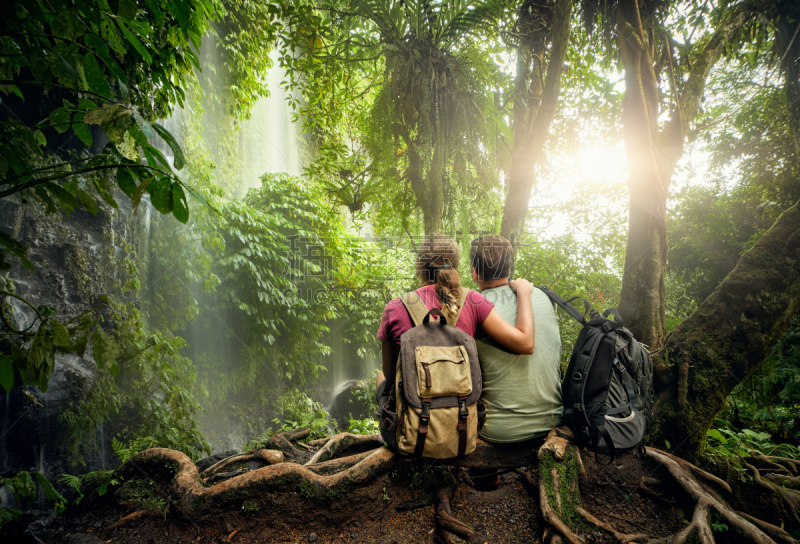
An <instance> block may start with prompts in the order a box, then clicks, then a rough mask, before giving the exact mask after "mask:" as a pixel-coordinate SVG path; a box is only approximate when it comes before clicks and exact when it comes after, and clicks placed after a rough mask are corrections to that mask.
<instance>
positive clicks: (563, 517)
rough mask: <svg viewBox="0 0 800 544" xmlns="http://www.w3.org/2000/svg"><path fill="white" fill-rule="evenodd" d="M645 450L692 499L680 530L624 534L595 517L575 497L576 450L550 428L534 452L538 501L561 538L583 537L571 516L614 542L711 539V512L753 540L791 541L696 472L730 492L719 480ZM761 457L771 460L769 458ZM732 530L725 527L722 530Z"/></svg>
mask: <svg viewBox="0 0 800 544" xmlns="http://www.w3.org/2000/svg"><path fill="white" fill-rule="evenodd" d="M559 432H560V433H561V434H567V433H566V432H565V431H564V429H559ZM646 452H647V456H648V457H649V458H651V459H653V460H654V461H656V462H658V463H659V464H660V465H661V466H663V467H664V468H665V469H666V470H667V472H668V473H669V474H670V476H671V477H672V478H673V479H674V480H675V481H676V482H677V483H678V484H679V485H680V486H681V487H682V488H683V489H684V490H685V491H686V493H687V494H688V496H689V498H690V499H691V500H692V501H693V503H694V514H693V516H692V521H691V522H690V523H689V525H687V526H686V527H684V528H683V529H682V530H681V531H679V532H678V533H676V534H673V535H669V536H666V537H659V538H654V537H652V536H651V535H647V534H627V533H623V532H622V531H619V530H617V529H616V528H614V527H613V526H612V525H611V524H609V523H606V522H603V521H601V520H599V519H597V518H596V517H595V516H594V515H592V514H591V513H590V512H589V511H587V510H586V509H585V508H584V507H583V505H582V503H581V501H580V495H579V491H578V489H577V485H576V484H577V480H578V479H579V475H580V473H581V468H580V464H579V462H578V459H579V458H580V453H579V452H578V451H577V450H576V449H575V448H574V447H573V446H572V445H571V444H570V443H569V441H568V440H567V439H565V438H562V437H561V436H559V434H558V433H557V431H556V430H555V429H554V430H553V431H551V432H550V434H549V435H548V437H547V440H546V441H545V444H544V445H543V446H542V448H540V450H539V454H538V457H539V474H540V476H539V501H540V505H541V510H542V516H543V517H544V519H545V522H546V523H548V524H549V525H550V526H551V527H552V528H553V529H554V530H555V531H556V532H557V533H558V535H560V536H561V537H562V538H563V539H564V540H566V541H568V542H570V543H572V544H580V543H583V542H585V537H583V536H581V534H580V532H581V531H580V530H579V527H578V525H579V524H577V525H576V524H575V523H574V521H573V520H575V519H576V517H577V518H580V519H582V520H583V521H584V522H585V523H588V524H589V525H592V526H594V527H597V528H599V529H601V530H603V531H606V532H607V533H609V534H610V535H612V536H613V537H614V538H615V539H616V540H617V541H619V542H631V541H642V540H646V541H647V542H648V543H649V544H683V543H685V542H688V541H697V542H700V543H702V544H712V543H714V542H715V539H714V531H713V530H712V528H711V522H712V516H717V519H720V521H723V522H724V523H725V524H726V525H727V526H728V531H732V533H735V534H736V535H737V536H738V537H739V538H740V539H742V540H745V541H750V542H754V543H758V544H767V543H774V542H775V541H776V540H777V541H779V542H781V543H787V544H788V543H790V542H796V541H794V540H793V539H792V537H791V536H790V535H789V534H788V533H786V532H785V531H783V530H782V529H780V528H778V527H775V526H774V525H771V524H769V523H766V522H764V521H761V520H756V519H755V518H752V517H751V516H749V515H746V514H741V513H739V512H736V511H734V510H732V509H731V508H730V507H729V506H728V505H727V504H725V503H724V502H722V501H721V500H720V499H718V498H717V497H716V495H715V494H713V493H712V492H711V491H709V490H708V489H707V488H705V487H704V486H703V485H702V484H701V483H700V480H699V479H698V478H701V479H702V480H705V481H707V482H709V483H712V484H714V485H717V486H719V487H720V488H721V489H723V490H725V491H727V492H730V486H729V485H728V484H727V483H726V482H724V481H723V480H721V479H719V478H717V477H716V476H714V475H713V474H709V473H708V472H706V471H704V470H702V469H700V468H698V467H696V466H694V465H692V464H691V463H689V462H687V461H685V460H683V459H681V458H679V457H676V456H674V455H671V454H669V453H667V452H664V451H661V450H657V449H655V448H646ZM762 461H765V460H762ZM766 461H768V462H769V463H776V461H775V460H773V459H767V460H766ZM751 467H752V468H751ZM748 468H750V470H751V471H754V474H755V473H757V472H758V471H757V470H756V469H755V467H753V466H752V465H749V466H748ZM773 468H774V467H773ZM762 482H764V484H763V485H769V486H774V485H775V484H773V483H771V482H767V481H765V480H762ZM644 483H645V482H643V483H642V485H644ZM789 491H793V490H789ZM732 533H728V535H730V534H732ZM773 538H774V539H775V540H773Z"/></svg>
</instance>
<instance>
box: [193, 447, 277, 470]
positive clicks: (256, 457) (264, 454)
mask: <svg viewBox="0 0 800 544" xmlns="http://www.w3.org/2000/svg"><path fill="white" fill-rule="evenodd" d="M283 459H284V455H283V452H281V451H277V450H256V451H246V452H243V453H240V454H237V455H232V456H231V457H228V458H226V459H222V460H221V461H218V462H217V463H215V464H213V465H211V466H210V467H208V468H207V469H205V470H204V471H203V472H202V474H203V475H204V476H206V475H207V476H212V475H214V474H216V473H217V472H219V471H220V470H222V469H223V468H225V467H227V466H228V465H231V464H233V463H246V462H247V461H262V462H263V463H265V464H267V465H277V464H278V463H283Z"/></svg>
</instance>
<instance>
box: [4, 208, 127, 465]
mask: <svg viewBox="0 0 800 544" xmlns="http://www.w3.org/2000/svg"><path fill="white" fill-rule="evenodd" d="M8 200H9V199H5V200H2V201H0V230H2V231H3V232H5V233H7V234H9V235H10V236H12V237H13V238H15V239H16V240H18V241H19V242H21V243H22V244H23V245H25V246H26V247H27V248H28V255H29V258H30V260H31V262H33V263H34V265H35V266H36V270H34V271H30V270H28V269H26V268H24V267H22V266H21V265H19V264H15V265H14V267H13V269H12V271H11V273H10V274H9V276H10V277H11V278H12V280H13V284H14V285H13V287H14V290H15V293H16V294H18V295H20V296H22V297H24V298H25V299H26V300H28V301H29V302H31V304H33V305H34V306H39V305H41V304H44V305H46V306H49V307H52V308H54V309H55V310H56V319H59V320H60V321H62V322H66V321H68V320H69V319H71V318H72V317H74V316H76V315H78V314H80V313H82V312H85V311H86V310H88V309H90V308H91V307H92V306H94V305H95V304H97V303H98V302H99V301H100V297H101V296H102V295H107V294H110V295H113V296H115V297H117V298H122V296H121V295H120V293H119V287H118V285H119V280H120V277H119V274H120V273H124V272H125V271H124V270H122V271H121V272H120V271H119V268H120V263H121V261H122V260H123V259H124V257H125V251H124V249H123V245H124V243H131V244H132V243H133V242H134V241H135V240H134V238H135V233H136V231H137V229H138V225H139V223H140V219H139V217H138V216H137V215H136V214H135V213H132V212H131V209H130V201H129V200H127V199H124V198H120V199H118V202H119V204H120V209H119V210H114V209H112V208H111V207H109V206H106V205H103V206H101V208H100V210H99V211H98V213H97V214H95V215H92V214H90V213H88V212H86V211H83V210H78V211H75V212H73V213H72V214H71V215H69V216H67V215H65V214H49V215H48V214H45V213H44V212H43V211H42V210H41V209H40V208H39V207H38V205H37V204H36V203H34V202H30V201H29V202H28V203H27V204H19V203H16V202H9V201H8ZM125 206H127V209H125ZM7 303H8V304H9V305H10V307H11V311H12V313H13V317H14V321H15V323H16V324H17V325H18V326H20V327H21V328H23V329H24V328H26V327H28V326H29V325H30V324H32V323H33V321H34V319H35V316H36V314H35V312H34V311H33V310H32V309H31V308H29V307H28V306H26V305H25V304H23V303H21V302H19V301H16V300H14V299H7ZM106 324H109V322H108V320H106ZM36 326H38V325H34V328H35V327H36ZM8 349H9V346H8V345H5V346H4V345H0V353H2V352H7V351H8ZM96 375H97V367H96V365H95V363H94V360H93V358H92V355H91V347H89V349H87V351H86V353H85V354H84V356H83V357H79V356H78V355H75V354H65V353H56V357H55V370H54V373H53V376H52V378H51V379H50V383H49V385H48V389H47V392H46V393H45V392H42V391H40V390H39V389H38V388H36V387H24V388H17V389H15V390H13V391H12V392H11V393H10V394H8V395H6V394H5V393H2V392H0V436H1V437H0V474H13V473H15V472H17V471H19V470H32V469H33V470H40V471H43V472H44V473H45V474H46V475H47V476H48V477H54V476H56V475H58V474H60V473H61V472H64V471H68V472H69V470H68V469H69V468H72V469H73V472H74V470H75V468H74V467H69V463H68V461H69V452H68V450H67V448H66V442H67V441H66V440H65V437H64V436H63V432H62V429H63V425H62V424H61V423H60V420H59V418H60V416H61V415H62V414H63V413H64V411H65V410H66V409H68V408H71V409H75V407H77V406H78V404H79V403H80V402H81V401H82V400H83V399H85V398H86V397H87V396H88V394H89V391H90V390H91V387H92V384H93V383H94V380H95V378H96ZM0 391H1V390H0ZM88 431H89V432H90V434H91V432H93V431H94V433H95V439H96V440H99V441H100V442H98V450H99V452H100V453H98V454H96V455H92V456H90V457H89V458H87V457H86V456H84V460H85V461H86V463H87V466H86V468H85V469H86V470H94V469H97V468H102V467H104V466H109V465H110V463H111V461H112V459H111V458H112V457H113V452H112V451H111V447H110V440H111V437H110V434H111V433H108V434H109V436H103V433H102V429H97V430H88ZM101 442H102V443H101Z"/></svg>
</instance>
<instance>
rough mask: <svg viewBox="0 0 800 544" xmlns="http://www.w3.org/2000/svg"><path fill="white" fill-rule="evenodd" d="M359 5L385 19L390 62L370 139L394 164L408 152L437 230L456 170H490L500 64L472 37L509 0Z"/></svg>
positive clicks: (427, 217) (409, 170)
mask: <svg viewBox="0 0 800 544" xmlns="http://www.w3.org/2000/svg"><path fill="white" fill-rule="evenodd" d="M354 6H355V8H356V11H357V13H358V14H359V15H361V16H362V17H364V18H366V19H369V20H370V21H372V22H373V23H374V24H375V25H376V26H377V27H378V30H379V32H380V35H381V41H382V43H383V56H384V62H385V69H384V73H383V75H382V80H381V84H380V88H379V90H378V91H377V95H376V97H375V101H374V103H373V107H372V111H371V112H370V116H369V117H370V119H369V123H368V127H369V128H368V129H367V130H368V134H367V135H366V138H365V140H366V141H367V142H368V147H369V148H370V150H371V151H372V153H373V155H374V156H376V157H378V158H379V160H378V162H379V163H382V169H385V170H386V171H387V172H388V171H392V170H394V171H396V170H397V168H398V164H397V161H398V159H400V161H401V163H402V166H400V167H399V168H400V169H402V170H403V173H402V176H401V179H402V181H404V182H405V184H406V186H409V187H410V189H411V191H412V192H413V194H414V197H415V199H416V203H417V205H418V206H419V208H420V209H421V210H422V215H423V221H424V227H425V231H426V232H432V231H434V230H436V229H437V228H438V227H439V226H440V224H441V222H442V220H443V218H444V212H445V201H446V192H447V191H448V190H449V189H450V183H451V177H453V178H455V181H458V178H464V179H466V178H467V176H469V175H470V173H469V172H468V170H467V167H466V164H470V165H471V166H472V168H473V169H480V170H481V171H483V172H484V173H485V174H487V176H486V177H490V176H489V172H488V171H489V164H491V161H490V160H489V157H488V155H489V154H491V153H492V152H493V151H494V140H493V138H491V135H493V134H496V128H497V127H495V126H494V124H499V123H496V121H497V116H495V115H493V110H494V109H496V106H495V105H494V100H493V97H492V96H491V95H490V94H489V93H488V92H487V89H488V88H490V87H491V79H490V78H491V75H492V73H493V71H494V68H493V66H492V65H491V64H490V62H489V61H488V60H487V59H486V55H485V53H483V52H481V51H480V50H479V48H477V47H475V46H473V45H472V44H471V43H470V39H469V37H470V35H471V34H472V33H473V32H474V31H475V30H476V29H477V28H478V27H479V26H482V25H492V24H493V21H495V20H496V16H497V15H498V14H499V13H500V12H501V11H502V10H503V3H502V2H500V1H497V0H487V1H477V2H470V1H455V2H439V1H427V0H421V1H405V0H401V1H394V0H388V1H387V0H359V1H357V2H356V3H355V4H354ZM487 135H488V137H487ZM386 150H393V151H392V152H390V153H387V152H386ZM378 168H379V169H381V166H378ZM451 171H452V172H451ZM482 177H483V176H482Z"/></svg>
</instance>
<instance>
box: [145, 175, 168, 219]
mask: <svg viewBox="0 0 800 544" xmlns="http://www.w3.org/2000/svg"><path fill="white" fill-rule="evenodd" d="M147 192H148V193H150V202H151V203H152V204H153V207H154V208H155V209H156V210H158V211H159V212H161V213H163V214H168V213H170V212H171V211H172V206H173V201H172V183H171V182H170V180H169V178H166V177H162V178H158V179H156V180H155V181H154V182H153V183H151V184H150V186H149V187H148V188H147Z"/></svg>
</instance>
